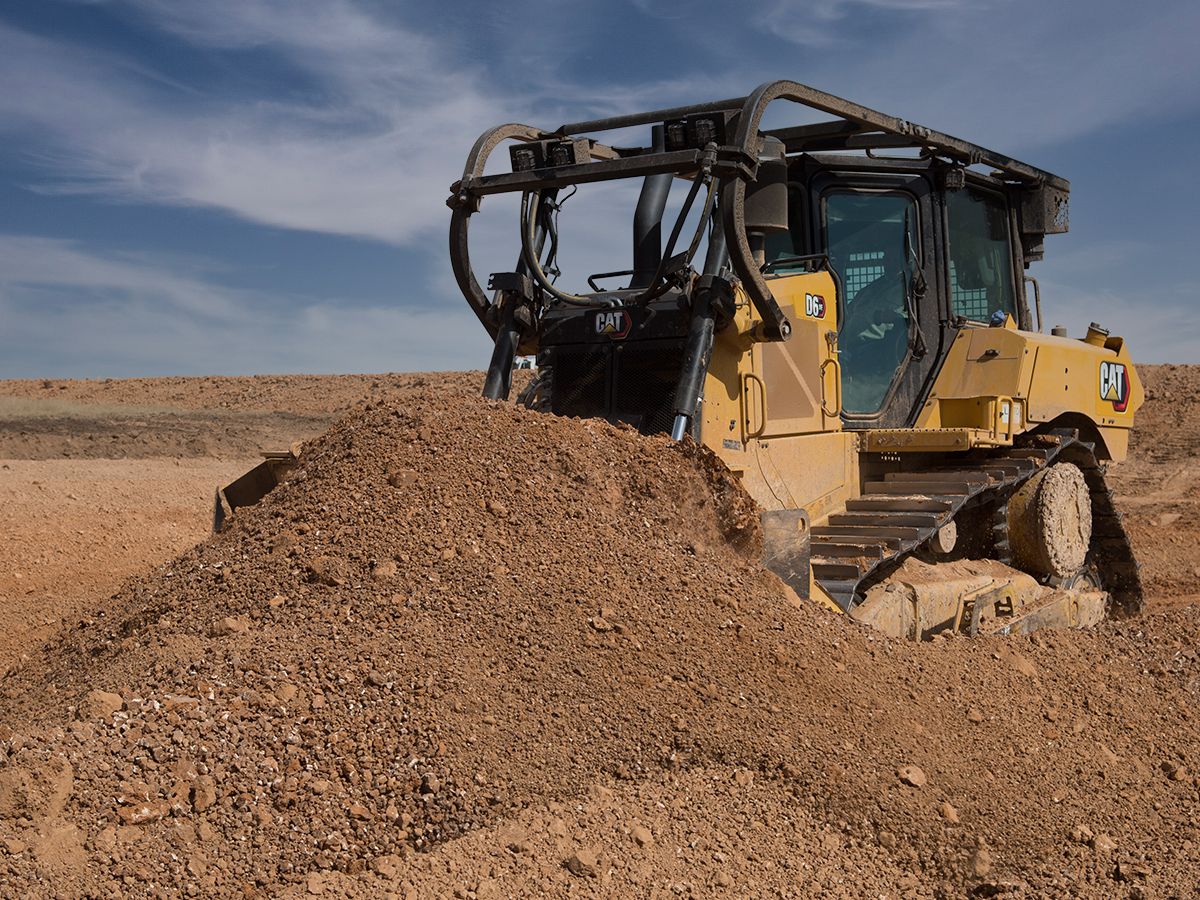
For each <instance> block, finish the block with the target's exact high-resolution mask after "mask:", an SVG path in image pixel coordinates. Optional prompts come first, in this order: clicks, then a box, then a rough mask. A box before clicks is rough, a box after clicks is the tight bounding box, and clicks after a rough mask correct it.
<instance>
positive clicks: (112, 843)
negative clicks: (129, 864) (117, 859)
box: [92, 825, 117, 853]
mask: <svg viewBox="0 0 1200 900" xmlns="http://www.w3.org/2000/svg"><path fill="white" fill-rule="evenodd" d="M92 846H93V847H94V848H95V849H96V850H97V851H99V852H100V853H111V852H112V851H113V848H114V847H116V846H117V829H116V828H115V827H113V826H112V825H109V826H108V827H107V828H104V829H102V830H101V831H100V833H99V834H98V835H96V837H95V839H94V840H93V841H92Z"/></svg>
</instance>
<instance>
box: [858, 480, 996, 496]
mask: <svg viewBox="0 0 1200 900" xmlns="http://www.w3.org/2000/svg"><path fill="white" fill-rule="evenodd" d="M980 487H982V484H981V483H980V482H977V481H976V482H971V481H868V482H867V483H866V484H865V485H864V486H863V489H864V490H865V491H866V492H867V493H868V494H896V495H901V496H904V495H909V494H923V495H926V496H930V497H947V496H953V495H955V494H958V495H959V496H964V497H965V496H967V495H969V494H973V493H974V492H975V491H976V490H977V489H978V488H980Z"/></svg>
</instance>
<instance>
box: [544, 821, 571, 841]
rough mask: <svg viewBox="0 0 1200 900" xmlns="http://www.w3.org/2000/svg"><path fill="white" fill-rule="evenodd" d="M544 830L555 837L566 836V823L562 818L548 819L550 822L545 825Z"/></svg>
mask: <svg viewBox="0 0 1200 900" xmlns="http://www.w3.org/2000/svg"><path fill="white" fill-rule="evenodd" d="M546 830H547V831H549V832H550V833H551V834H552V835H554V836H555V837H560V838H565V837H566V836H567V823H566V822H564V821H563V820H562V819H559V818H554V819H551V820H550V824H549V825H547V826H546Z"/></svg>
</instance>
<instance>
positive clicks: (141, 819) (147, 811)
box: [117, 800, 171, 825]
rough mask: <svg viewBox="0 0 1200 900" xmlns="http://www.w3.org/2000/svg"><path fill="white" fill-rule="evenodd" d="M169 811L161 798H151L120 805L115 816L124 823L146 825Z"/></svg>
mask: <svg viewBox="0 0 1200 900" xmlns="http://www.w3.org/2000/svg"><path fill="white" fill-rule="evenodd" d="M170 811H171V810H170V807H169V806H168V805H167V804H166V803H165V802H163V801H162V800H153V801H150V802H147V803H134V804H132V805H130V806H122V807H121V808H120V809H118V810H117V817H118V818H119V819H120V820H121V823H122V824H124V825H146V824H148V823H150V822H157V821H158V820H159V819H161V818H162V817H163V816H165V815H166V814H167V813H169V812H170Z"/></svg>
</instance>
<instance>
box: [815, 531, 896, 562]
mask: <svg viewBox="0 0 1200 900" xmlns="http://www.w3.org/2000/svg"><path fill="white" fill-rule="evenodd" d="M899 543H900V542H899V541H897V542H896V544H897V546H899ZM811 547H812V555H813V556H832V557H838V556H841V557H861V558H864V559H875V560H879V559H883V558H884V557H885V556H888V555H889V554H888V549H889V548H888V546H887V545H886V544H883V543H881V542H879V541H847V540H842V539H840V538H829V537H825V538H819V539H814V540H813V542H812V544H811Z"/></svg>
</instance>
